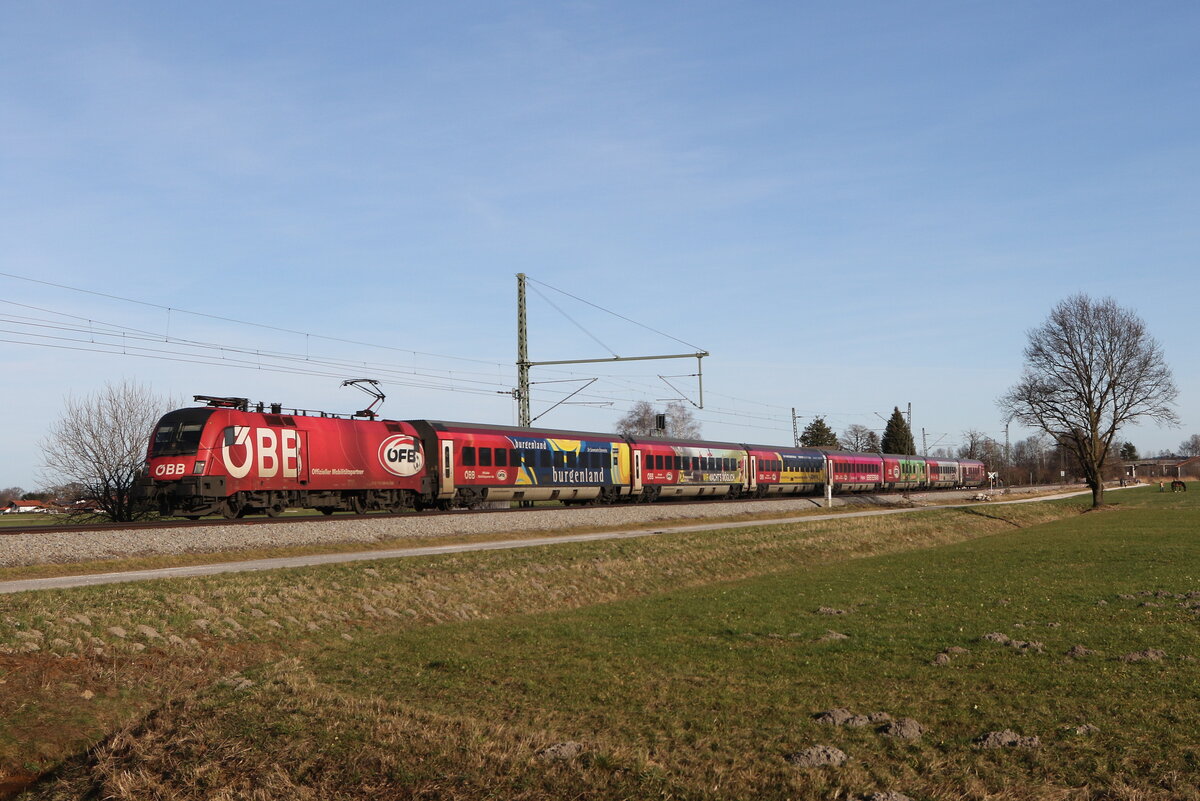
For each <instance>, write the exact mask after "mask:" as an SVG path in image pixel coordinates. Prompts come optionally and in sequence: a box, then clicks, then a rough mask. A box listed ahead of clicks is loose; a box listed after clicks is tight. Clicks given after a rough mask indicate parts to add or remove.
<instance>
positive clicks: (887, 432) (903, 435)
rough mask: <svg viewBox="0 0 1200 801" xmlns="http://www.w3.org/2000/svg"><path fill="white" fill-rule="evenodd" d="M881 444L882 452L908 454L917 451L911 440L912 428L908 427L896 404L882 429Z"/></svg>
mask: <svg viewBox="0 0 1200 801" xmlns="http://www.w3.org/2000/svg"><path fill="white" fill-rule="evenodd" d="M881 444H882V446H883V452H884V453H898V454H901V455H904V456H909V455H912V454H915V453H916V452H917V446H916V444H915V443H914V442H913V435H912V430H911V429H910V428H909V427H908V423H907V422H906V421H905V419H904V415H902V414H900V407H898V406H897V407H895V408H894V409H893V410H892V416H891V417H889V418H888V421H887V427H886V428H884V429H883V442H882V443H881Z"/></svg>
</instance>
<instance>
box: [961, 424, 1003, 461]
mask: <svg viewBox="0 0 1200 801" xmlns="http://www.w3.org/2000/svg"><path fill="white" fill-rule="evenodd" d="M958 458H959V459H977V460H978V461H981V462H983V463H984V464H985V465H987V466H988V467H989V468H991V469H992V470H1000V469H1002V468H1004V467H1006V466H1007V461H1006V459H1005V458H1004V448H1003V447H1002V446H1001V445H1000V443H999V442H996V440H994V439H992V438H991V437H989V436H988V435H987V434H984V433H983V432H982V431H976V430H975V429H970V430H967V431H964V432H963V444H962V445H960V446H959V447H958Z"/></svg>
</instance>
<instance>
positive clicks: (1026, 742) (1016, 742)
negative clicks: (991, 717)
mask: <svg viewBox="0 0 1200 801" xmlns="http://www.w3.org/2000/svg"><path fill="white" fill-rule="evenodd" d="M1041 744H1042V741H1041V740H1040V739H1038V737H1037V736H1032V737H1022V736H1021V735H1019V734H1017V733H1016V732H1015V731H1013V730H1012V729H1003V730H1002V731H989V732H984V733H983V734H981V735H979V736H978V737H976V738H975V747H976V748H982V749H991V748H1039V747H1040V746H1041Z"/></svg>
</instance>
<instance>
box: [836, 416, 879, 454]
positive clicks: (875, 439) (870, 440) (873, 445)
mask: <svg viewBox="0 0 1200 801" xmlns="http://www.w3.org/2000/svg"><path fill="white" fill-rule="evenodd" d="M839 442H840V443H841V447H842V450H846V451H858V452H859V453H878V452H879V435H878V434H876V433H875V432H874V431H872V430H871V429H869V428H867V427H866V426H864V425H862V424H860V423H854V424H853V425H851V426H850V427H848V428H847V429H846V430H845V431H843V432H842V436H841V437H840V438H839Z"/></svg>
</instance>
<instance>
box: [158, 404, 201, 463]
mask: <svg viewBox="0 0 1200 801" xmlns="http://www.w3.org/2000/svg"><path fill="white" fill-rule="evenodd" d="M212 413H213V410H212V409H179V410H178V411H174V412H170V413H168V414H166V415H164V416H163V419H161V420H159V421H158V427H157V428H155V429H154V443H153V444H152V445H151V446H150V455H151V456H186V455H188V454H192V453H195V452H196V451H197V450H199V448H200V432H202V431H203V430H204V424H205V423H206V422H208V418H209V417H210V416H211V415H212Z"/></svg>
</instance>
